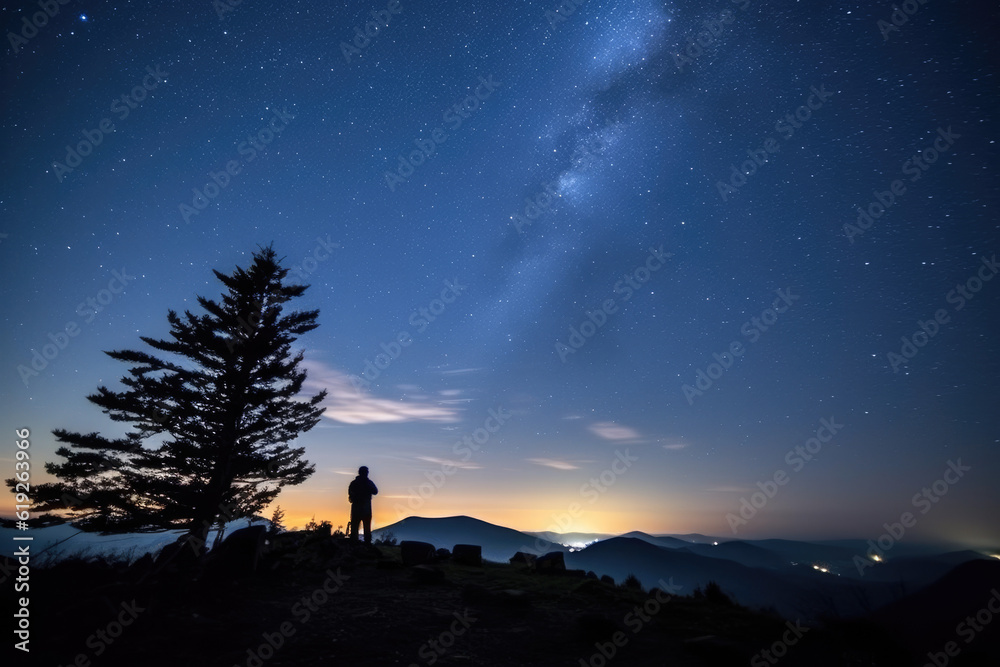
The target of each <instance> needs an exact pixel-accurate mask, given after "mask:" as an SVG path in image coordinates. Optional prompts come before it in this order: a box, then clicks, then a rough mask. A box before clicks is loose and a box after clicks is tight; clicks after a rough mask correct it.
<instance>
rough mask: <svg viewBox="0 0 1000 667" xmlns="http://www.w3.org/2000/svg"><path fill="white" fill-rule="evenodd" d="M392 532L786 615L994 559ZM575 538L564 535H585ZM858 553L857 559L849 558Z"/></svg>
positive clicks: (399, 528) (928, 580) (477, 530)
mask: <svg viewBox="0 0 1000 667" xmlns="http://www.w3.org/2000/svg"><path fill="white" fill-rule="evenodd" d="M387 533H392V534H393V535H395V537H396V538H397V539H399V540H419V541H424V542H430V543H432V544H434V545H435V546H437V547H444V548H447V549H451V548H452V547H453V546H454V545H455V544H478V545H480V546H482V549H483V557H484V558H485V559H487V560H492V561H496V562H506V561H507V560H509V559H510V558H511V556H513V555H514V554H515V553H516V552H518V551H523V552H528V553H535V554H540V553H545V552H548V551H562V552H563V553H564V558H565V562H566V567H568V568H570V569H581V570H588V571H593V572H594V573H596V574H597V575H609V576H611V577H613V578H614V579H615V580H616V581H619V582H621V581H623V580H624V579H625V578H626V577H628V576H629V575H634V576H635V577H636V578H638V580H639V581H640V582H641V583H642V585H643V586H644V587H645V588H651V587H654V586H662V584H661V583H660V582H661V580H662V581H663V582H664V583H671V584H673V585H679V586H682V587H683V589H682V590H683V592H684V593H688V594H690V593H691V592H693V591H694V590H695V589H705V588H706V587H707V586H708V584H709V582H715V583H716V584H718V585H719V586H720V587H721V589H722V591H723V592H725V593H726V594H728V595H729V596H730V597H731V598H733V599H734V600H735V601H736V602H738V603H740V604H743V605H746V606H748V607H752V608H765V609H773V610H774V611H776V612H778V613H779V614H781V615H783V616H785V617H789V618H803V619H805V620H807V621H808V620H815V619H819V618H827V617H860V616H864V615H866V614H868V613H870V612H872V611H873V610H875V609H878V608H880V607H884V606H885V605H887V604H890V603H897V604H898V603H899V601H900V600H903V599H905V598H907V596H909V595H910V594H913V593H916V592H917V591H920V590H921V589H923V588H924V587H927V586H928V585H929V584H932V583H933V582H935V581H937V580H939V579H941V578H942V577H944V576H946V575H949V573H952V572H953V571H954V570H955V568H956V567H967V566H968V565H969V564H970V563H976V562H978V563H979V567H987V568H989V567H994V566H995V567H997V568H1000V562H995V563H994V562H987V561H989V559H987V558H986V557H985V556H983V555H982V554H980V553H978V552H975V551H953V552H945V553H940V554H929V555H923V556H907V557H898V558H889V559H887V561H886V562H880V563H875V562H872V561H869V560H867V559H866V558H865V557H864V553H865V552H864V549H863V543H861V542H860V541H859V542H858V543H857V544H856V545H855V546H854V547H852V546H850V545H849V544H847V543H816V542H806V541H797V540H782V539H768V540H731V541H718V540H716V539H714V538H712V537H710V536H706V535H697V534H694V535H684V536H674V535H671V536H654V535H649V534H647V533H643V532H641V531H633V532H630V533H627V534H625V535H621V536H617V537H606V538H604V539H598V538H597V537H596V536H594V535H591V534H587V533H572V534H566V535H559V534H553V533H524V532H520V531H516V530H513V529H510V528H504V527H502V526H497V525H494V524H491V523H488V522H486V521H481V520H479V519H474V518H472V517H467V516H455V517H445V518H421V517H408V518H406V519H403V520H402V521H399V522H397V523H394V524H392V525H390V526H386V527H384V528H382V529H380V530H376V531H375V535H376V537H378V536H379V534H387ZM593 539H597V541H596V542H593V543H591V544H589V545H588V546H586V547H585V548H573V547H571V546H569V545H574V544H585V543H587V542H588V541H591V540H593ZM858 558H862V559H863V562H864V563H865V564H866V567H864V568H859V567H858V560H857V559H858Z"/></svg>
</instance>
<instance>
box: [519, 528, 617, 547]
mask: <svg viewBox="0 0 1000 667" xmlns="http://www.w3.org/2000/svg"><path fill="white" fill-rule="evenodd" d="M524 533H525V534H526V535H532V536H534V537H540V538H542V539H543V540H548V541H549V542H552V543H554V544H563V545H565V546H568V547H582V546H584V545H586V544H591V543H592V542H597V541H598V540H606V539H608V538H609V537H614V535H612V534H611V533H553V532H552V531H548V530H544V531H533V530H526V531H524Z"/></svg>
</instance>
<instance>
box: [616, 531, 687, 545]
mask: <svg viewBox="0 0 1000 667" xmlns="http://www.w3.org/2000/svg"><path fill="white" fill-rule="evenodd" d="M618 537H634V538H636V539H638V540H643V541H644V542H649V543H650V544H655V545H656V546H658V547H667V548H668V549H680V548H684V547H690V546H692V545H694V544H696V542H690V541H688V540H681V539H678V538H676V537H670V536H667V535H663V536H660V537H657V536H655V535H650V534H648V533H644V532H642V531H641V530H633V531H632V532H631V533H625V534H624V535H619V536H618Z"/></svg>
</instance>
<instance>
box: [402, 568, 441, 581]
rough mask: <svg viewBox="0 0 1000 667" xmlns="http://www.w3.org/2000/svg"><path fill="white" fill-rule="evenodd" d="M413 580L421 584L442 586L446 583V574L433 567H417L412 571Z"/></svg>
mask: <svg viewBox="0 0 1000 667" xmlns="http://www.w3.org/2000/svg"><path fill="white" fill-rule="evenodd" d="M410 573H411V574H412V575H413V579H414V580H415V581H416V582H417V583H421V584H441V583H444V572H442V571H441V570H439V569H437V568H436V567H431V566H430V565H415V566H413V569H412V570H410Z"/></svg>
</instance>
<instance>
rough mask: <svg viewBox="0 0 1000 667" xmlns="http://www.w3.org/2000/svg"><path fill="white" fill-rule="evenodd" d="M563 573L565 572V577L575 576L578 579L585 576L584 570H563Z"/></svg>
mask: <svg viewBox="0 0 1000 667" xmlns="http://www.w3.org/2000/svg"><path fill="white" fill-rule="evenodd" d="M563 574H565V575H566V576H567V577H577V578H578V579H586V578H587V572H586V570H566V571H565V572H563Z"/></svg>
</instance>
